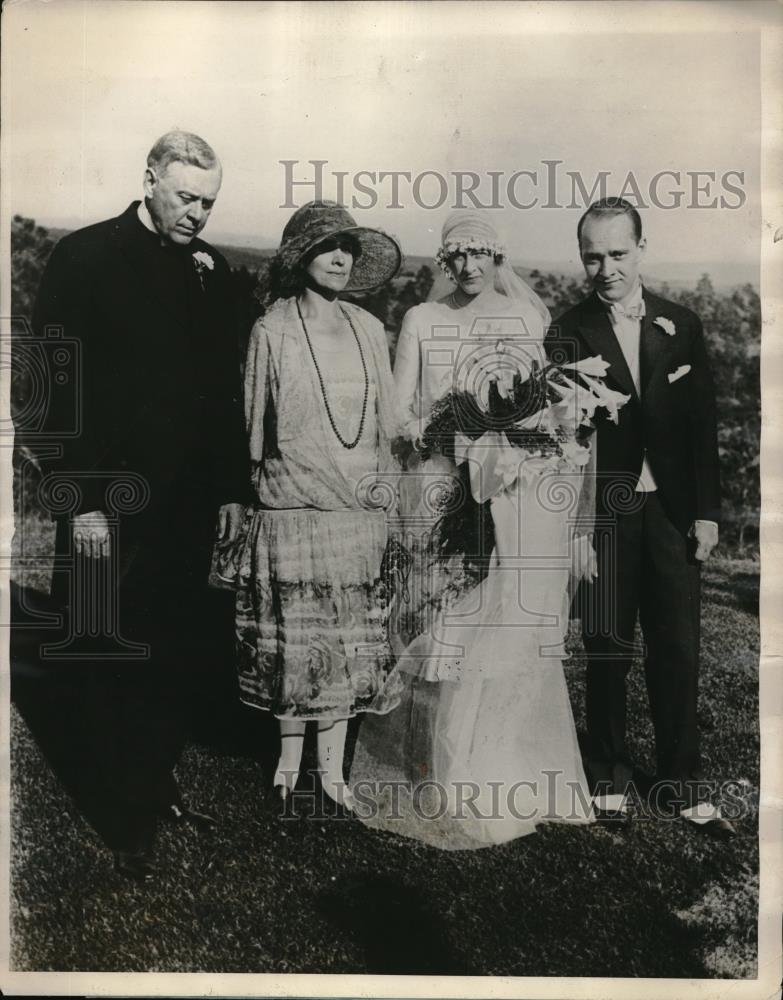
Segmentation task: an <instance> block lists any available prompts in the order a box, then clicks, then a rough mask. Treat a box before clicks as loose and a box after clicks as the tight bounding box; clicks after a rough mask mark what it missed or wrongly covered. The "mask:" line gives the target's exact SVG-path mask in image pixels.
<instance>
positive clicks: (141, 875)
mask: <svg viewBox="0 0 783 1000" xmlns="http://www.w3.org/2000/svg"><path fill="white" fill-rule="evenodd" d="M114 870H115V871H116V872H117V873H118V874H119V875H122V876H124V877H125V878H129V879H133V881H134V882H152V880H153V879H154V878H155V875H156V872H155V865H154V864H153V861H152V855H151V854H150V853H149V852H148V851H115V852H114Z"/></svg>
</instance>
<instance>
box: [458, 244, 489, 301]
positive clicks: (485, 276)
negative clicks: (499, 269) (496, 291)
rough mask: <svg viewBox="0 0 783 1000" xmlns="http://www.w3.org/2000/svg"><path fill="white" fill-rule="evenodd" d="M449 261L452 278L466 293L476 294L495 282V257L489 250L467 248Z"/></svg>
mask: <svg viewBox="0 0 783 1000" xmlns="http://www.w3.org/2000/svg"><path fill="white" fill-rule="evenodd" d="M449 263H450V266H451V273H452V274H453V275H454V280H455V281H456V282H457V284H458V285H459V287H460V288H461V289H462V291H463V292H464V293H465V294H466V295H478V294H479V293H480V292H483V291H484V289H485V288H492V286H493V285H494V283H495V258H494V255H493V254H491V253H490V252H489V250H467V251H465V252H464V253H458V254H456V255H455V256H454V257H452V258H451V260H450V262H449Z"/></svg>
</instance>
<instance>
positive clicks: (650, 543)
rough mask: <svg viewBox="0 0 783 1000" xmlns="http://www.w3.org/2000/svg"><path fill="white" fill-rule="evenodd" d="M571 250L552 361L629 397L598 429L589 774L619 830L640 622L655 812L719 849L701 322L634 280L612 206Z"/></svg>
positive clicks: (550, 339)
mask: <svg viewBox="0 0 783 1000" xmlns="http://www.w3.org/2000/svg"><path fill="white" fill-rule="evenodd" d="M578 239H579V250H580V254H581V258H582V262H583V265H584V268H585V271H586V273H587V276H588V279H589V280H590V282H591V283H592V285H593V289H594V291H593V293H592V294H591V295H590V296H589V297H588V298H587V299H585V300H584V301H583V302H580V303H579V304H578V305H576V306H574V307H573V308H572V309H570V310H568V311H567V312H566V313H565V314H564V315H563V316H561V317H560V318H559V319H558V320H557V321H556V323H554V324H553V326H552V327H551V328H550V330H549V332H548V334H547V341H546V343H547V349H548V352H549V354H550V357H551V358H552V359H553V360H561V361H563V360H567V361H576V360H579V359H580V358H585V357H590V356H593V355H601V356H602V357H603V359H604V361H608V362H609V363H610V365H611V367H610V368H609V371H608V374H607V383H608V384H609V385H610V386H611V387H612V388H613V389H617V390H620V391H621V392H623V393H625V394H627V395H628V396H629V397H630V400H629V402H628V403H627V404H626V405H625V406H624V407H623V408H622V410H621V411H620V413H619V420H618V421H617V423H613V422H612V421H611V420H609V419H607V418H601V417H598V418H597V434H596V455H597V508H596V533H595V553H596V556H597V568H598V577H597V579H596V580H595V581H594V582H592V583H589V584H582V595H581V596H582V602H581V615H582V628H583V636H584V643H585V649H586V653H587V658H588V666H587V728H588V734H587V735H588V747H587V753H586V760H585V766H586V770H587V773H588V775H589V777H590V780H591V782H592V784H593V786H594V790H595V794H596V802H597V806H598V812H599V815H600V816H602V817H603V818H605V819H607V820H609V821H610V822H613V821H616V822H618V823H620V824H624V823H625V821H626V820H625V817H626V813H627V798H626V796H627V792H628V790H629V787H630V783H631V781H632V778H633V776H634V767H633V764H632V761H631V760H630V759H629V756H628V753H627V749H626V731H625V730H626V690H625V682H626V676H627V674H628V671H629V669H630V667H631V663H632V660H633V656H634V631H635V627H636V621H637V617H638V618H640V621H641V627H642V633H643V636H644V643H645V646H646V650H645V653H646V657H645V675H646V681H647V690H648V695H649V702H650V712H651V715H652V720H653V725H654V730H655V743H656V756H657V767H656V772H657V773H656V778H657V779H658V781H657V783H656V785H655V786H654V793H655V794H654V802H655V804H656V805H658V806H659V807H663V808H664V809H665V810H667V812H668V814H669V815H672V816H673V815H677V814H679V815H680V816H682V817H683V818H684V819H686V820H690V821H692V823H693V824H694V825H695V826H698V827H699V828H700V829H701V830H703V831H705V832H707V833H709V834H712V835H715V836H718V837H722V838H726V837H729V836H731V835H732V834H733V829H732V827H731V826H730V824H729V823H728V822H727V821H726V820H725V819H723V818H722V817H721V816H720V815H719V812H718V811H717V810H716V809H715V808H714V807H713V806H711V805H710V804H709V803H708V802H706V801H704V799H705V792H706V788H705V782H704V781H703V780H702V776H701V770H700V767H701V765H700V755H699V732H698V725H697V716H696V702H697V675H698V664H699V600H700V564H701V562H703V561H704V560H705V559H707V558H708V557H709V555H710V553H711V552H712V549H713V547H714V546H715V545H716V544H717V541H718V519H719V516H720V495H719V490H720V482H719V468H718V446H717V430H716V414H715V398H714V392H713V386H712V379H711V376H710V369H709V363H708V358H707V352H706V349H705V345H704V336H703V333H702V326H701V322H700V321H699V318H698V317H697V316H696V315H695V314H694V313H693V312H691V311H690V310H689V309H685V308H683V307H682V306H679V305H676V304H675V303H673V302H668V301H667V300H665V299H662V298H660V297H658V296H656V295H653V294H651V293H650V292H649V291H648V290H647V289H646V288H644V287H643V285H642V283H641V280H640V277H639V270H640V267H641V263H642V260H643V257H644V251H645V239H644V236H643V234H642V223H641V218H640V216H639V213H638V212H637V211H636V209H635V208H633V206H632V205H630V204H629V203H628V202H627V201H625V200H623V199H621V198H607V199H603V200H601V201H598V202H596V203H594V204H593V205H591V206H590V207H589V208H588V210H587V211H586V212H585V214H584V215H583V217H582V219H581V220H580V222H579V228H578Z"/></svg>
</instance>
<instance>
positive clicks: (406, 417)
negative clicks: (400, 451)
mask: <svg viewBox="0 0 783 1000" xmlns="http://www.w3.org/2000/svg"><path fill="white" fill-rule="evenodd" d="M415 310H416V307H415V306H414V307H413V309H409V310H408V311H407V312H406V313H405V318H404V319H403V321H402V329H401V330H400V336H399V339H398V341H397V353H396V356H395V359H394V384H395V385H396V387H397V398H398V400H399V407H400V411H401V416H402V421H403V433H404V435H405V436H406V437H408V438H410V440H411V441H415V440H416V438H417V437H418V436H419V435H420V434H421V432H422V430H423V429H424V428H423V426H422V421H421V416H422V414H420V413H418V412H417V408H418V401H419V400H420V398H421V394H420V392H419V380H420V377H421V348H420V345H419V328H418V326H417V324H416V318H415V315H414V313H415Z"/></svg>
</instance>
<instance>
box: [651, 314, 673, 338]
mask: <svg viewBox="0 0 783 1000" xmlns="http://www.w3.org/2000/svg"><path fill="white" fill-rule="evenodd" d="M653 323H654V324H655V325H656V326H659V327H660V328H661V329H662V330H663V332H664V333H668V334H669V336H670V337H673V336H674V335H675V333H676V332H677V327H676V326H675V325H674V323H672V321H671V320H670V319H667V318H666V317H665V316H656V317H655V319H654V320H653Z"/></svg>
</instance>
